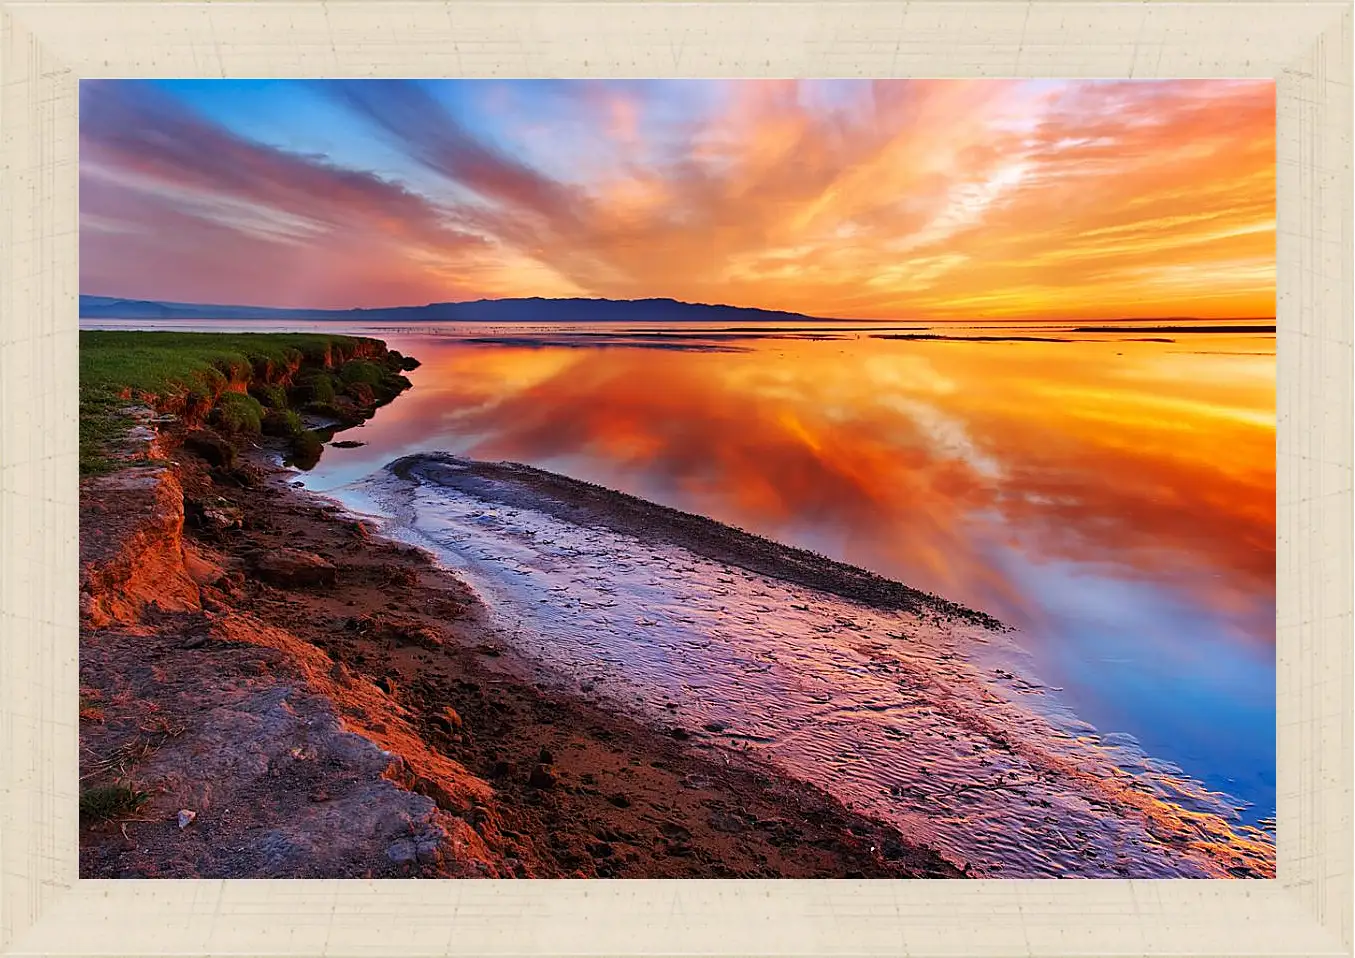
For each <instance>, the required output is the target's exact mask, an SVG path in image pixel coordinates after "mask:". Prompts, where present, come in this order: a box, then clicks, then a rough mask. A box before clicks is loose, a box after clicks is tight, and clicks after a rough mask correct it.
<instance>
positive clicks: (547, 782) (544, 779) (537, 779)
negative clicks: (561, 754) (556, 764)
mask: <svg viewBox="0 0 1355 958" xmlns="http://www.w3.org/2000/svg"><path fill="white" fill-rule="evenodd" d="M559 783H560V779H559V778H558V777H557V776H556V774H555V772H554V770H553V769H551V768H550V766H548V765H538V766H536V767H535V768H533V769H532V774H531V775H529V776H527V784H528V785H530V786H531V787H532V788H538V789H547V788H554V787H555V786H556V785H558V784H559Z"/></svg>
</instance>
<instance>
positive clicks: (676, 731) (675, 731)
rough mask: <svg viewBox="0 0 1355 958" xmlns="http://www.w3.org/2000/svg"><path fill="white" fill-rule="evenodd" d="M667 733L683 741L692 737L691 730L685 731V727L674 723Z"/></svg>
mask: <svg viewBox="0 0 1355 958" xmlns="http://www.w3.org/2000/svg"><path fill="white" fill-rule="evenodd" d="M668 734H669V735H671V736H672V737H673V738H675V739H677V740H678V741H679V742H685V741H686V740H687V739H689V738H691V737H692V733H691V732H689V731H687V730H686V729H685V728H681V727H679V726H676V725H675V726H673V727H672V728H670V729H669V730H668Z"/></svg>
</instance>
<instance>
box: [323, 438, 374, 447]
mask: <svg viewBox="0 0 1355 958" xmlns="http://www.w3.org/2000/svg"><path fill="white" fill-rule="evenodd" d="M330 445H331V446H333V447H334V448H335V449H356V448H357V447H358V446H365V445H367V444H366V443H365V442H358V441H357V440H356V439H340V440H337V441H336V442H331V443H330Z"/></svg>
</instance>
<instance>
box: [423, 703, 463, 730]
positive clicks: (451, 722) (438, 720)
mask: <svg viewBox="0 0 1355 958" xmlns="http://www.w3.org/2000/svg"><path fill="white" fill-rule="evenodd" d="M428 724H430V725H432V726H434V727H435V728H438V729H441V730H442V731H443V732H446V733H447V734H448V735H451V734H452V732H454V731H455V730H457V729H459V728H461V726H462V724H463V723H462V721H461V716H460V714H458V713H457V711H456V709H454V708H445V709H443V710H442V711H441V712H440V713H439V714H437V715H430V716H429V717H428Z"/></svg>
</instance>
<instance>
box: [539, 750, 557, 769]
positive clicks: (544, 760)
mask: <svg viewBox="0 0 1355 958" xmlns="http://www.w3.org/2000/svg"><path fill="white" fill-rule="evenodd" d="M537 761H538V762H540V763H541V764H542V765H554V764H555V756H554V755H552V754H551V752H550V749H548V748H543V749H542V750H541V754H540V755H539V756H538V757H537Z"/></svg>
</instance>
